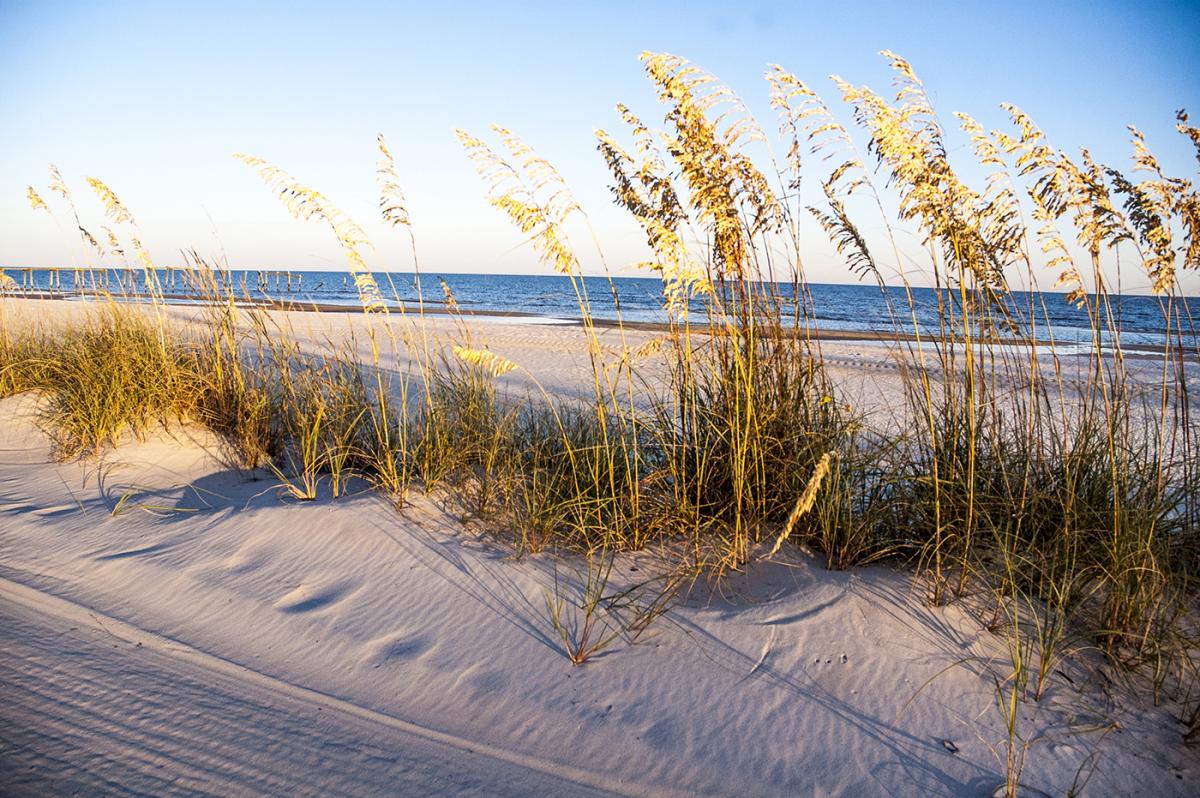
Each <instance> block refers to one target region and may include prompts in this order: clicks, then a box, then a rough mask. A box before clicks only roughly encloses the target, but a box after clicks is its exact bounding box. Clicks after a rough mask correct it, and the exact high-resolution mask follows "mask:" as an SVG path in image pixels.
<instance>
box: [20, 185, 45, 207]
mask: <svg viewBox="0 0 1200 798" xmlns="http://www.w3.org/2000/svg"><path fill="white" fill-rule="evenodd" d="M25 196H26V197H27V198H28V199H29V207H30V208H32V209H33V210H35V211H37V210H42V211H45V212H46V213H50V206H49V205H47V204H46V201H45V200H43V199H42V198H41V196H40V195H39V194H38V193H37V191H36V190H35V189H34V187H33V186H26V187H25Z"/></svg>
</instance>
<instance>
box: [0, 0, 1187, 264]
mask: <svg viewBox="0 0 1200 798" xmlns="http://www.w3.org/2000/svg"><path fill="white" fill-rule="evenodd" d="M1198 41H1200V3H1196V2H1191V3H1189V2H1153V1H1151V2H1139V3H1128V2H1105V1H1104V0H1097V1H1095V2H1089V3H1077V2H1055V3H1045V2H1024V1H1023V0H1022V1H1021V2H1007V3H1005V2H998V3H986V4H985V3H979V4H975V3H968V2H956V3H933V2H895V1H894V0H893V1H892V2H854V3H828V2H826V3H821V4H809V3H800V2H794V3H769V2H757V3H756V2H753V1H752V0H751V2H741V3H705V2H690V3H654V2H640V3H622V2H607V3H594V4H585V3H578V4H576V3H541V2H525V3H509V4H498V3H475V2H465V1H463V0H460V1H459V2H454V3H431V2H423V3H415V4H411V5H410V4H404V3H377V4H374V3H353V2H344V3H329V2H322V3H303V2H290V3H280V4H272V3H224V2H215V1H212V0H210V2H205V3H194V4H193V3H187V2H170V3H163V2H154V3H120V2H113V3H95V2H87V3H62V2H11V1H10V0H0V119H3V123H0V266H9V267H14V266H47V265H63V264H65V263H75V262H78V259H79V258H80V246H79V244H78V240H77V238H76V237H75V236H74V235H73V233H72V230H71V227H70V225H68V224H67V221H66V220H67V218H69V214H68V212H67V211H66V209H65V208H62V207H57V206H56V216H55V217H54V218H52V217H50V216H48V215H46V214H44V213H40V214H35V213H34V212H33V211H32V210H31V209H30V207H29V205H28V203H27V201H26V199H25V186H26V185H27V184H31V185H33V186H34V187H35V188H36V189H37V190H38V191H39V192H40V193H41V194H42V195H43V196H44V197H46V199H47V201H50V202H52V197H53V195H51V194H50V193H49V192H48V191H47V190H46V184H47V179H48V175H47V165H48V164H51V163H53V164H56V165H57V166H58V167H59V168H60V169H61V171H62V173H63V175H64V177H65V178H66V180H67V182H68V184H69V185H70V186H71V187H72V188H73V190H74V192H75V196H76V199H77V201H78V203H79V206H80V210H81V214H82V216H83V222H84V225H85V226H87V227H89V228H91V229H93V230H95V229H96V228H98V227H99V224H100V223H101V222H102V221H103V220H102V214H103V209H102V207H101V206H100V204H99V203H98V201H96V200H95V199H94V197H92V196H91V195H90V193H89V192H88V190H87V185H86V183H85V177H89V176H95V177H99V178H101V179H102V180H104V181H105V182H106V183H107V184H108V185H109V186H111V187H112V188H113V190H114V191H115V192H116V193H117V194H118V195H119V196H120V197H121V199H122V200H123V201H124V203H125V204H126V205H127V206H128V207H129V209H130V210H131V211H132V212H133V214H134V216H135V218H136V219H137V222H138V225H139V227H140V229H141V230H142V231H143V233H144V236H143V239H144V241H145V243H146V244H147V245H148V247H149V248H150V250H151V251H152V252H153V253H154V256H155V259H156V260H157V261H158V262H160V263H172V262H178V261H179V253H180V251H181V250H184V249H192V248H194V249H196V250H197V251H199V252H200V253H201V254H203V255H205V256H209V257H218V256H220V257H224V258H225V259H226V260H227V261H228V263H229V265H230V266H232V267H234V268H291V269H297V270H301V269H341V268H344V260H343V259H342V257H341V255H340V254H339V250H338V248H337V244H336V241H334V240H333V238H332V237H331V236H330V235H329V233H328V231H327V230H322V229H321V228H320V227H318V226H316V225H314V224H305V223H302V222H298V221H295V220H293V219H291V218H290V217H289V216H288V214H287V212H286V211H285V210H284V208H283V207H282V206H281V205H280V204H279V203H278V201H277V200H276V199H275V198H274V197H272V196H271V195H270V194H269V193H268V191H267V190H266V189H265V187H264V186H263V185H262V184H261V183H260V182H259V181H258V179H257V178H256V176H255V175H254V174H252V173H251V172H250V171H249V169H248V168H247V167H246V166H245V165H243V164H241V163H239V162H237V161H235V160H234V159H233V158H232V157H231V155H232V154H233V153H235V152H245V153H250V154H253V155H257V156H260V157H262V158H265V159H267V160H268V161H270V162H272V163H274V164H277V165H279V166H281V167H283V168H284V169H286V170H288V171H289V172H291V173H292V174H293V175H295V176H296V177H297V178H298V179H300V180H301V181H302V182H304V183H305V184H307V185H310V186H312V187H314V188H317V189H319V190H320V191H321V192H322V193H324V194H325V195H326V196H327V197H329V198H330V200H331V201H332V202H333V203H334V204H336V205H338V206H339V207H341V208H342V209H343V210H345V211H346V212H347V213H349V214H350V215H351V216H352V217H354V218H355V219H357V220H358V221H360V222H362V223H363V226H364V227H365V228H366V229H367V232H368V233H369V234H370V236H371V239H372V241H373V243H374V247H375V248H374V250H373V251H372V253H371V257H370V260H371V263H372V266H373V267H375V268H377V269H385V268H386V269H392V270H396V271H407V270H409V269H410V268H411V259H410V258H409V256H408V254H407V242H406V240H403V239H401V238H400V237H399V236H398V235H397V234H396V232H395V231H393V230H388V229H386V228H384V227H383V226H382V225H381V224H380V223H378V222H377V221H376V219H377V216H378V211H377V208H376V188H375V183H374V168H375V161H376V151H375V148H374V146H375V135H376V134H377V133H380V132H382V133H384V134H385V135H386V136H387V138H388V142H389V145H390V146H391V149H392V151H393V152H394V154H395V156H396V162H397V170H398V172H399V174H400V176H401V180H402V182H403V186H404V190H405V193H406V194H407V197H408V204H409V209H410V211H411V214H412V220H413V228H414V232H415V235H416V240H417V246H418V252H419V255H420V258H421V264H420V265H421V268H422V270H424V271H427V272H495V273H538V272H544V271H545V270H546V267H544V266H542V265H540V264H539V263H538V262H537V259H536V256H535V255H534V254H533V253H532V251H531V250H530V249H529V247H528V246H525V245H523V241H522V237H521V235H520V234H519V233H518V232H517V231H516V230H514V229H513V228H511V226H509V224H508V223H507V222H506V221H505V220H504V219H502V218H501V217H500V215H499V214H498V212H496V211H495V210H494V209H492V208H490V207H489V206H488V204H487V202H486V192H485V187H484V186H483V184H482V183H481V182H480V181H479V179H478V177H477V176H476V174H475V172H474V169H473V167H472V165H471V163H470V162H469V161H468V159H467V158H466V157H465V155H464V153H463V151H462V149H461V147H460V146H459V144H458V142H457V140H456V139H455V137H454V135H453V133H452V131H453V129H454V128H456V127H461V128H465V129H467V130H468V131H471V132H472V133H476V134H483V133H486V132H487V126H488V125H489V124H491V123H493V122H496V123H500V124H502V125H504V126H506V127H508V128H510V129H512V130H513V131H515V132H516V133H518V134H519V135H520V136H521V137H522V138H524V139H525V140H526V141H527V142H529V143H530V144H531V145H532V146H533V147H534V148H535V149H536V150H537V151H538V152H539V153H540V154H541V155H543V156H544V157H546V158H547V159H549V160H550V161H551V162H552V163H554V164H555V165H556V166H557V167H558V168H559V170H560V172H562V174H563V175H564V176H565V178H566V179H567V181H568V182H569V183H570V185H571V186H572V188H573V190H574V192H575V194H576V195H577V197H578V198H579V200H580V201H581V203H582V204H583V206H584V208H585V210H586V211H587V212H588V215H589V218H590V221H591V225H592V229H593V230H594V232H595V235H596V239H597V241H598V242H599V245H600V250H602V251H603V253H604V255H605V258H606V261H607V263H608V264H609V266H610V267H611V268H612V269H613V270H614V271H616V272H617V273H618V274H631V273H633V272H631V271H630V268H631V264H633V263H635V262H637V261H640V260H644V259H645V258H646V254H647V253H646V250H645V247H644V240H643V238H642V237H641V235H640V234H639V232H638V230H637V228H636V226H635V225H634V224H633V223H632V222H631V221H630V220H629V219H628V218H626V217H625V216H624V215H623V212H621V211H620V210H619V209H617V208H616V207H614V206H613V203H612V199H611V195H610V194H609V192H608V188H607V187H608V185H609V180H608V174H607V172H606V170H605V167H604V165H603V162H602V161H601V160H600V158H599V155H598V154H597V153H596V150H595V138H594V131H595V129H596V128H597V127H604V128H607V129H610V130H612V131H614V132H615V131H617V130H618V129H619V128H620V123H619V119H618V118H617V116H616V113H615V111H614V105H615V104H616V103H618V102H624V103H626V104H628V105H630V106H631V107H632V108H633V109H634V111H635V112H637V113H638V114H639V115H640V116H642V117H643V118H644V119H646V120H647V121H653V122H659V121H661V118H662V113H663V108H662V107H661V106H659V105H658V104H657V103H656V101H655V97H654V92H653V89H652V87H651V86H650V84H649V83H648V82H647V80H646V79H645V77H644V74H643V72H642V67H641V64H640V62H639V60H638V55H639V53H641V52H642V51H644V50H651V51H656V52H662V51H665V52H672V53H675V54H678V55H682V56H685V57H687V58H689V59H690V60H692V61H694V62H696V63H698V64H700V65H701V66H703V67H704V68H705V69H707V70H708V71H710V72H712V73H713V74H715V75H717V76H718V77H719V78H721V79H722V80H723V81H724V82H726V83H727V84H729V85H730V86H731V87H732V88H733V89H734V90H736V91H737V92H739V94H741V95H742V96H743V97H744V98H745V99H746V102H747V104H748V106H749V107H750V109H751V111H753V112H754V113H755V114H756V115H758V116H759V118H760V120H761V121H762V123H763V125H764V127H767V128H769V129H774V126H775V122H774V118H773V116H772V113H771V111H770V109H769V107H768V106H767V88H766V84H765V82H764V80H763V78H762V73H763V70H764V69H765V67H766V65H767V64H769V63H779V64H782V65H783V66H784V67H785V68H786V69H788V70H789V71H791V72H793V73H795V74H796V75H797V76H799V77H800V78H802V79H803V80H805V81H807V82H809V83H810V85H812V86H813V87H814V88H816V89H817V90H818V91H819V92H821V93H822V94H823V95H824V96H825V98H826V100H827V101H828V102H829V104H830V105H831V106H833V108H834V109H835V111H836V112H837V113H838V114H839V115H840V117H841V118H842V119H843V121H846V122H849V121H850V116H849V113H848V110H847V109H846V108H845V107H844V106H842V105H841V104H840V103H839V102H837V93H836V90H835V89H834V88H833V86H832V84H831V83H830V82H829V81H828V79H827V76H828V75H830V74H831V73H836V74H839V75H841V76H842V77H844V78H845V79H847V80H849V81H850V82H852V83H855V84H866V85H869V86H871V87H872V88H873V89H875V90H877V91H881V92H883V91H886V90H888V89H889V87H890V81H891V73H890V71H889V69H888V65H887V62H886V60H885V59H883V58H881V57H880V56H879V55H878V51H879V50H881V49H885V48H886V49H891V50H894V51H896V52H898V53H900V54H901V55H903V56H904V57H906V58H907V59H908V60H909V61H910V62H911V63H912V64H913V65H914V67H915V68H916V70H917V72H918V73H919V74H920V75H921V77H922V79H923V80H924V82H925V84H926V86H927V88H928V89H929V92H930V95H931V97H932V99H933V101H934V103H935V105H936V106H937V108H938V109H939V111H940V112H941V113H942V114H943V115H944V116H945V117H946V119H947V120H950V119H951V117H950V114H951V112H953V111H960V110H961V111H967V112H969V113H971V114H972V115H974V116H975V117H976V118H978V119H979V120H980V121H981V122H983V124H984V125H985V126H987V127H989V128H991V127H998V126H1002V125H1004V124H1005V116H1004V113H1003V112H1002V111H1001V110H1000V108H999V107H998V106H999V104H1000V103H1001V102H1005V101H1008V102H1014V103H1016V104H1017V105H1019V106H1020V107H1021V108H1023V109H1024V110H1025V111H1027V112H1028V113H1030V114H1031V115H1032V117H1033V118H1034V119H1035V120H1036V121H1037V122H1038V124H1039V125H1040V126H1041V127H1042V128H1043V129H1044V130H1045V131H1046V133H1047V135H1048V137H1049V138H1050V140H1051V141H1052V143H1054V145H1055V146H1057V147H1061V148H1063V149H1066V150H1069V151H1075V150H1077V148H1078V147H1080V146H1087V147H1088V148H1089V150H1090V151H1091V152H1092V154H1093V156H1094V157H1095V158H1096V159H1097V160H1099V161H1101V162H1105V163H1111V164H1114V165H1121V166H1124V165H1127V163H1128V155H1129V152H1130V147H1129V144H1128V136H1127V131H1126V129H1125V126H1126V125H1127V124H1131V123H1132V124H1136V125H1137V126H1138V127H1139V128H1140V129H1141V130H1142V131H1143V132H1145V133H1146V135H1147V138H1148V141H1149V144H1150V146H1151V147H1152V149H1154V150H1155V152H1156V153H1157V154H1158V155H1159V157H1160V160H1161V161H1162V162H1163V164H1164V166H1166V167H1167V168H1168V169H1169V170H1171V171H1173V172H1174V173H1176V174H1180V175H1183V176H1187V177H1191V178H1193V179H1195V178H1196V161H1195V158H1194V156H1193V154H1192V152H1191V151H1190V150H1189V149H1188V147H1187V146H1186V142H1185V141H1184V140H1183V139H1182V137H1181V136H1179V135H1178V134H1177V133H1175V131H1174V113H1175V110H1176V109H1178V108H1181V107H1188V108H1191V109H1194V115H1193V118H1196V117H1200V47H1197V46H1196V42H1198ZM951 143H952V144H953V145H954V147H953V148H952V155H953V156H954V157H955V158H964V159H967V160H969V157H968V156H969V152H967V151H966V148H965V142H964V141H962V140H952V142H951ZM52 204H53V202H52ZM812 239H813V240H811V241H807V240H806V242H805V243H806V247H808V246H811V253H812V254H811V256H806V257H807V267H808V269H809V274H810V276H811V278H812V279H813V280H814V281H817V282H849V281H852V280H853V279H854V278H853V276H852V275H850V274H848V273H847V271H846V269H845V267H844V266H843V265H842V263H841V261H840V260H839V259H838V258H837V257H836V255H834V254H833V253H832V251H831V250H830V249H829V247H828V245H827V244H826V243H825V242H823V241H821V240H819V239H820V236H819V235H816V234H815V228H814V235H813V236H812ZM576 244H577V246H578V247H579V248H580V249H581V250H582V249H584V247H585V245H586V247H587V248H588V250H589V252H590V251H594V247H593V246H592V243H591V242H590V241H586V240H585V241H576ZM585 260H586V261H587V262H588V263H589V264H592V263H593V260H594V259H593V258H592V257H591V256H590V255H589V256H587V257H586V258H585ZM1131 286H1132V287H1133V288H1137V285H1136V280H1134V281H1133V282H1132V283H1131Z"/></svg>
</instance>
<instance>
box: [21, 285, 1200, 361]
mask: <svg viewBox="0 0 1200 798" xmlns="http://www.w3.org/2000/svg"><path fill="white" fill-rule="evenodd" d="M8 274H9V276H10V277H12V278H14V279H15V280H16V281H17V282H18V284H21V285H22V286H23V288H22V290H36V291H41V292H57V293H61V294H63V295H65V296H67V297H71V296H78V295H79V292H78V291H76V290H74V288H73V282H72V274H71V272H69V271H62V272H60V273H59V275H60V276H59V283H60V284H61V288H56V287H54V286H52V281H51V276H50V275H51V272H50V271H49V270H38V269H35V270H32V271H30V272H28V274H27V273H26V270H23V269H11V268H10V269H8ZM161 274H162V275H163V276H162V277H161V278H160V279H162V281H163V283H164V293H166V294H168V295H169V296H170V297H171V300H170V301H176V302H187V301H189V299H190V298H192V297H195V296H196V294H195V293H194V292H193V291H191V290H189V288H188V286H187V285H186V283H185V280H184V279H183V273H182V272H176V273H175V277H174V279H173V280H172V279H171V278H169V277H167V276H166V274H167V273H166V272H165V271H163V272H161ZM130 275H131V273H130V272H126V271H123V270H122V271H120V272H118V271H111V272H109V287H110V290H111V291H113V292H114V293H117V292H119V291H120V290H121V289H120V288H119V285H120V284H122V283H123V284H124V285H129V282H128V280H129V277H130ZM132 276H133V278H134V285H135V286H137V285H140V280H141V277H140V273H138V272H133V273H132ZM230 276H231V279H232V285H233V286H234V288H235V289H236V290H237V291H238V292H239V293H240V292H241V291H242V290H243V286H244V288H245V292H246V294H247V295H248V296H249V298H251V299H255V300H268V299H270V300H286V301H294V302H313V303H317V304H322V305H341V306H346V307H356V306H357V305H358V304H359V299H358V293H357V291H356V290H355V287H354V280H353V278H352V277H350V276H349V275H348V274H347V273H346V272H344V271H322V272H318V271H305V272H292V273H291V276H292V283H291V287H290V290H289V287H288V284H287V279H286V276H285V273H282V272H275V271H271V272H258V271H252V270H232V271H231V272H230ZM375 277H376V279H377V280H378V282H379V284H380V288H381V289H382V291H383V294H384V296H385V297H386V298H387V299H388V301H389V304H391V305H393V306H394V305H396V300H397V299H398V300H399V301H401V302H405V303H415V302H416V301H417V299H418V296H423V297H424V299H425V301H426V303H430V304H437V305H440V304H441V303H442V302H443V292H442V287H441V281H442V280H444V281H445V283H446V285H448V286H449V287H450V290H451V291H452V292H453V294H454V296H455V299H456V300H457V302H458V304H459V305H460V306H461V307H462V308H463V309H464V310H470V311H473V312H475V313H481V314H489V313H494V314H510V313H516V314H525V315H527V316H531V317H535V318H538V319H542V320H545V321H547V322H551V321H556V320H561V321H569V320H574V319H578V318H579V317H580V315H581V314H580V310H579V302H578V299H577V297H576V295H575V291H574V290H573V288H572V286H571V281H570V280H569V279H568V278H566V277H564V276H560V275H513V274H451V273H447V274H422V275H421V278H420V283H419V288H420V291H418V281H417V279H416V277H415V276H414V275H413V274H409V273H384V272H377V273H376V274H375ZM85 279H87V280H88V282H89V284H90V283H91V278H85ZM583 286H584V288H585V290H586V292H587V295H588V297H589V299H590V307H591V312H592V316H593V317H594V318H597V319H606V320H615V319H617V318H618V317H620V318H621V319H624V320H626V321H636V322H651V323H656V322H657V323H661V322H665V321H666V318H667V317H666V312H665V311H664V310H663V307H662V292H661V287H662V284H661V282H660V281H659V279H658V278H656V277H650V278H643V277H618V278H614V279H613V280H612V283H611V285H610V283H609V281H608V280H607V279H605V278H603V277H588V278H585V279H584V280H583ZM614 290H615V293H616V301H615V302H614V296H613V293H614ZM809 291H810V294H811V301H812V309H813V316H814V326H815V327H817V328H818V329H825V330H838V331H852V332H862V333H888V332H893V331H895V330H896V329H897V328H899V329H901V330H905V331H911V329H912V319H911V316H910V314H909V310H908V306H907V300H906V298H905V295H904V292H903V291H902V290H901V289H899V288H890V289H888V291H887V294H885V293H884V292H883V291H881V290H880V288H879V287H878V286H877V285H871V284H857V285H854V284H852V285H843V284H837V285H835V284H822V283H816V284H811V285H810V286H809ZM781 292H782V293H784V294H785V295H789V294H790V293H791V288H790V286H783V287H781ZM889 296H890V301H891V304H892V307H893V308H895V309H896V310H897V311H898V313H897V316H898V318H896V319H895V320H893V316H892V314H891V313H890V312H889V309H888V297H889ZM912 296H913V305H914V308H915V315H916V320H917V323H918V324H919V325H920V326H921V328H922V329H923V330H924V331H927V332H933V331H936V329H937V317H938V292H937V291H936V290H935V289H932V288H914V289H912ZM1112 299H1113V301H1112V304H1111V307H1112V313H1113V315H1114V317H1115V318H1117V319H1118V321H1119V324H1120V328H1121V330H1122V342H1123V343H1124V344H1125V345H1135V346H1145V347H1153V346H1159V345H1161V344H1163V343H1164V341H1165V336H1166V332H1167V329H1166V324H1165V322H1164V309H1163V305H1162V303H1161V302H1160V300H1159V299H1158V298H1156V297H1151V296H1142V295H1128V294H1127V295H1121V296H1115V297H1113V298H1112ZM1012 301H1013V302H1014V303H1015V304H1016V305H1017V306H1019V307H1023V308H1025V309H1026V310H1028V308H1029V306H1030V304H1031V303H1033V304H1034V305H1035V306H1036V307H1038V308H1039V321H1038V326H1039V329H1038V331H1037V332H1038V337H1039V338H1040V339H1043V340H1045V339H1046V338H1047V337H1048V335H1047V333H1049V334H1052V335H1053V337H1054V339H1055V340H1056V341H1057V342H1060V343H1064V344H1069V343H1077V342H1084V341H1089V340H1091V332H1090V329H1089V327H1088V320H1087V315H1086V314H1085V313H1084V311H1082V310H1079V309H1077V308H1075V307H1074V306H1073V305H1070V304H1068V303H1067V302H1066V301H1065V295H1064V294H1061V293H1054V292H1040V293H1030V292H1014V293H1013V295H1012ZM1042 307H1044V311H1041V308H1042ZM1180 311H1181V314H1182V316H1183V318H1184V329H1185V331H1186V334H1185V341H1186V342H1187V343H1188V344H1189V345H1191V346H1194V345H1195V344H1196V341H1197V337H1196V331H1195V330H1196V328H1195V326H1193V324H1192V322H1191V321H1189V319H1195V320H1196V321H1197V322H1200V297H1188V298H1187V299H1186V300H1185V302H1184V303H1183V304H1182V305H1181V306H1180ZM693 312H694V313H696V314H700V315H698V316H695V317H694V318H697V319H700V318H703V309H702V307H701V305H700V303H699V301H695V302H694V303H693ZM1047 322H1048V329H1046V324H1047Z"/></svg>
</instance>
